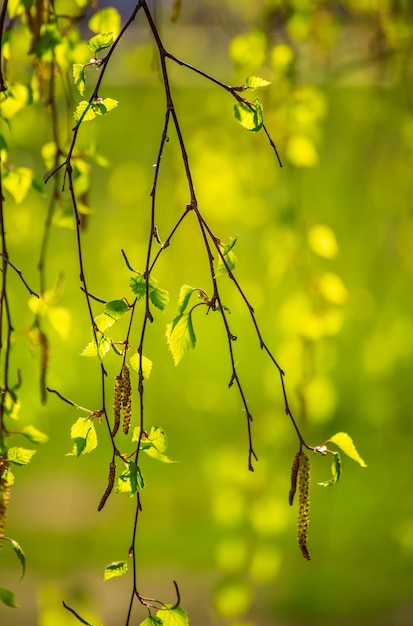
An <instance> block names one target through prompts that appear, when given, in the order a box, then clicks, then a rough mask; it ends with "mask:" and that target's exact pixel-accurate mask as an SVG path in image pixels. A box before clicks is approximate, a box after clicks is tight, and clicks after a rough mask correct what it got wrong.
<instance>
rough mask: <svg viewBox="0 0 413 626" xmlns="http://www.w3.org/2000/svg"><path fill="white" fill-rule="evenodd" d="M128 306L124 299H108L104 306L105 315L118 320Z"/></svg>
mask: <svg viewBox="0 0 413 626" xmlns="http://www.w3.org/2000/svg"><path fill="white" fill-rule="evenodd" d="M128 309H129V307H128V305H127V304H126V302H125V300H110V302H107V303H106V304H105V307H104V309H103V310H104V312H105V313H106V315H109V316H110V317H113V319H115V320H119V319H120V318H121V317H123V315H125V313H126V312H127V311H128Z"/></svg>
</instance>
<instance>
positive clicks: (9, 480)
mask: <svg viewBox="0 0 413 626" xmlns="http://www.w3.org/2000/svg"><path fill="white" fill-rule="evenodd" d="M1 479H2V481H3V482H5V483H6V485H13V483H14V480H15V479H14V474H13V472H12V471H11V470H10V469H5V470H3V474H2V475H1Z"/></svg>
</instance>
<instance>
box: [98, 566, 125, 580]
mask: <svg viewBox="0 0 413 626" xmlns="http://www.w3.org/2000/svg"><path fill="white" fill-rule="evenodd" d="M127 571H128V564H127V562H126V561H113V563H110V564H109V565H108V566H107V567H106V568H105V571H104V573H103V580H110V579H111V578H115V577H116V576H123V575H124V574H126V573H127Z"/></svg>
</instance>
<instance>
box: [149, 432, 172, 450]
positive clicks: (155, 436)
mask: <svg viewBox="0 0 413 626" xmlns="http://www.w3.org/2000/svg"><path fill="white" fill-rule="evenodd" d="M148 440H149V441H150V442H151V443H152V445H153V446H154V447H155V448H156V449H157V450H159V452H165V450H166V448H167V447H168V437H167V436H166V433H165V431H164V430H163V428H161V427H160V426H152V428H151V430H150V431H149V434H148Z"/></svg>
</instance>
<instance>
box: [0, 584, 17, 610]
mask: <svg viewBox="0 0 413 626" xmlns="http://www.w3.org/2000/svg"><path fill="white" fill-rule="evenodd" d="M0 600H1V601H2V602H3V604H5V605H6V606H9V607H11V608H12V609H18V608H19V606H18V604H16V599H15V597H14V593H13V592H12V591H10V590H9V589H5V588H4V587H0Z"/></svg>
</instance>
